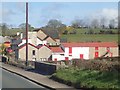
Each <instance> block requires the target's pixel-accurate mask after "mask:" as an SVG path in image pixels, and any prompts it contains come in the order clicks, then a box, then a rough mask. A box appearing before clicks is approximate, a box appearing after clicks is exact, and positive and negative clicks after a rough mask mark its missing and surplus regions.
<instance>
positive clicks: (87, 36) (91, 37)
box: [61, 29, 118, 42]
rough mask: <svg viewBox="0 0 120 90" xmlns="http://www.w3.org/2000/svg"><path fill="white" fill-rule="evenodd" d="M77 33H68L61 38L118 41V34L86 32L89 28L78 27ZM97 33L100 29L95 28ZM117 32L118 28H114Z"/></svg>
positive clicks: (80, 40) (70, 40)
mask: <svg viewBox="0 0 120 90" xmlns="http://www.w3.org/2000/svg"><path fill="white" fill-rule="evenodd" d="M76 31H77V33H76V34H67V35H61V38H66V39H67V41H68V42H91V41H102V42H105V41H108V42H111V41H114V42H118V34H85V32H86V33H87V32H88V31H89V30H88V29H76ZM93 31H94V32H95V33H98V32H99V31H100V29H94V30H93ZM112 31H114V32H117V30H112Z"/></svg>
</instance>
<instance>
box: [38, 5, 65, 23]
mask: <svg viewBox="0 0 120 90" xmlns="http://www.w3.org/2000/svg"><path fill="white" fill-rule="evenodd" d="M63 7H64V4H60V3H54V4H51V5H49V6H47V7H44V8H42V10H41V12H40V13H41V14H40V17H42V19H41V21H40V22H43V23H47V22H48V21H49V20H50V19H58V20H60V19H61V18H62V15H61V14H60V13H59V12H60V11H61V9H62V8H63Z"/></svg>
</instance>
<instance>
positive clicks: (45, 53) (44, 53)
mask: <svg viewBox="0 0 120 90" xmlns="http://www.w3.org/2000/svg"><path fill="white" fill-rule="evenodd" d="M51 54H52V52H51V50H50V49H49V48H48V47H46V46H42V47H41V48H39V50H38V59H37V60H39V61H41V59H46V60H47V59H48V58H49V57H50V56H51Z"/></svg>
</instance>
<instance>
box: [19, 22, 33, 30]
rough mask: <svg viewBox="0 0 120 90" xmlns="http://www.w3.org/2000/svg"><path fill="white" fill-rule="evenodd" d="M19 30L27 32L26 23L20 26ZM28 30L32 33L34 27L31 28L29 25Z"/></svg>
mask: <svg viewBox="0 0 120 90" xmlns="http://www.w3.org/2000/svg"><path fill="white" fill-rule="evenodd" d="M19 28H20V29H21V30H23V31H25V30H26V23H22V24H20V25H19ZM28 29H29V31H32V30H33V29H34V27H33V26H31V25H30V24H28Z"/></svg>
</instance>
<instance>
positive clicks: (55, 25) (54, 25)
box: [47, 19, 63, 29]
mask: <svg viewBox="0 0 120 90" xmlns="http://www.w3.org/2000/svg"><path fill="white" fill-rule="evenodd" d="M62 25H63V24H62V22H61V21H58V20H56V19H51V20H49V21H48V24H47V26H48V27H51V28H53V29H56V28H59V27H61V26H62Z"/></svg>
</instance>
